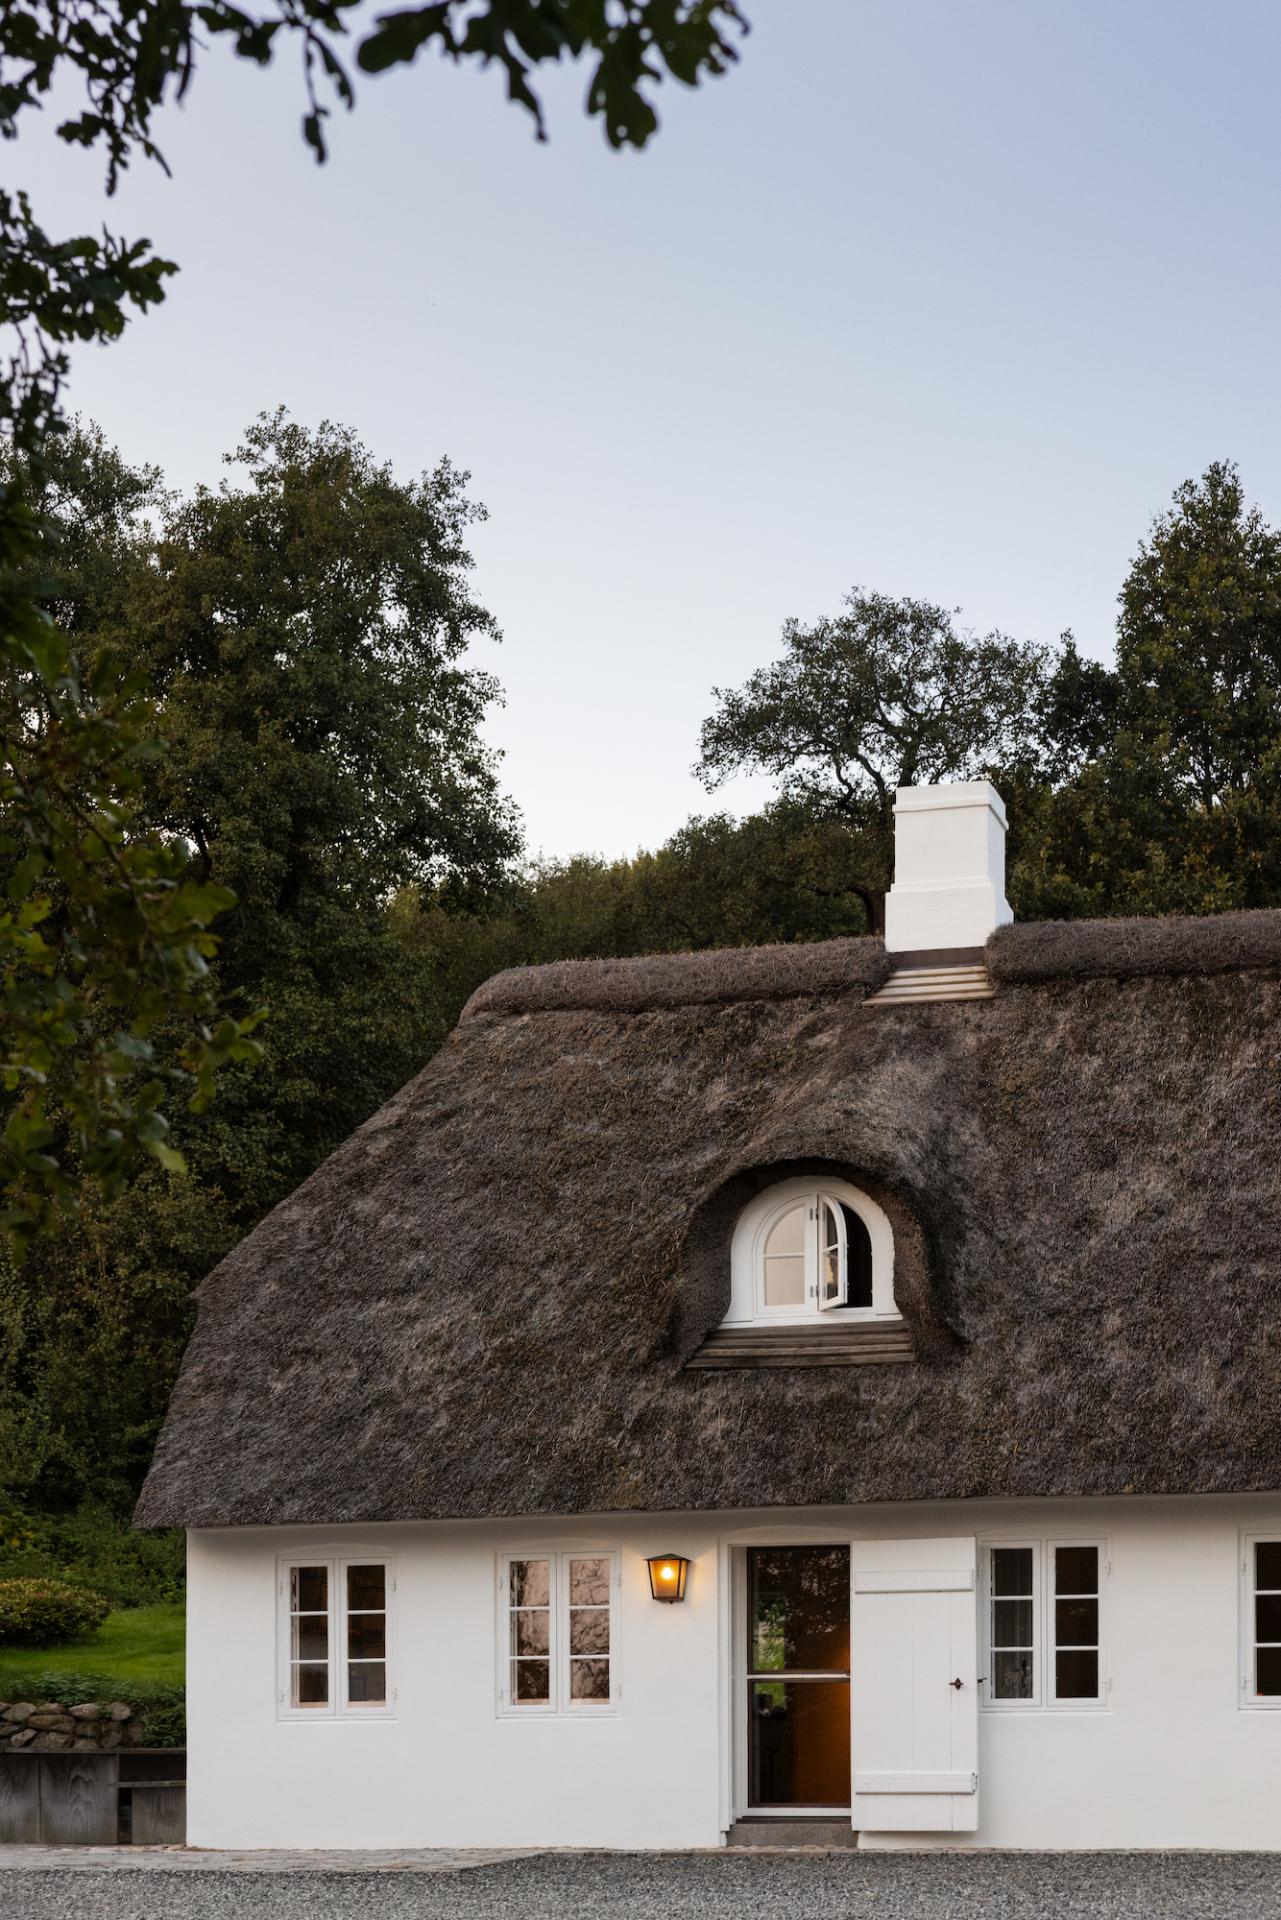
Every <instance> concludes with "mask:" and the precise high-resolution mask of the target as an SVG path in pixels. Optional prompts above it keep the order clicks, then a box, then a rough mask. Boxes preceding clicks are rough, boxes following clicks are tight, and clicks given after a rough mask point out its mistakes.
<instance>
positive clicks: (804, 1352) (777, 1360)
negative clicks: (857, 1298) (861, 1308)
mask: <svg viewBox="0 0 1281 1920" xmlns="http://www.w3.org/2000/svg"><path fill="white" fill-rule="evenodd" d="M915 1358H916V1355H915V1353H914V1352H913V1349H912V1337H911V1335H910V1334H909V1332H908V1330H907V1328H906V1326H905V1325H904V1323H903V1321H902V1320H864V1321H860V1322H858V1323H857V1324H856V1325H852V1326H851V1325H848V1324H847V1325H845V1326H833V1325H831V1324H830V1323H828V1322H826V1321H817V1322H816V1324H814V1325H811V1326H804V1325H799V1324H797V1323H795V1322H793V1323H792V1324H790V1325H786V1326H774V1327H763V1326H737V1327H716V1328H714V1329H713V1331H712V1332H711V1333H709V1334H708V1336H707V1338H706V1339H705V1340H704V1342H703V1344H702V1346H701V1347H699V1348H697V1349H696V1351H695V1352H694V1353H692V1354H691V1355H690V1357H689V1359H688V1360H687V1361H686V1362H685V1365H686V1367H692V1368H695V1369H698V1370H712V1369H716V1370H720V1369H724V1368H730V1367H742V1368H756V1367H891V1366H902V1365H904V1364H905V1363H906V1362H908V1361H911V1360H914V1359H915Z"/></svg>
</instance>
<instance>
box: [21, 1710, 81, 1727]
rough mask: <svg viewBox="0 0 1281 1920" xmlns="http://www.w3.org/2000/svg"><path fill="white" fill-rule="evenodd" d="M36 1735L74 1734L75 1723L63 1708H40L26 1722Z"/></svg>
mask: <svg viewBox="0 0 1281 1920" xmlns="http://www.w3.org/2000/svg"><path fill="white" fill-rule="evenodd" d="M27 1725H28V1726H29V1727H34V1728H35V1729H36V1731H37V1732H38V1733H74V1732H75V1730H76V1723H75V1721H74V1720H73V1719H72V1718H71V1715H70V1714H69V1713H67V1712H66V1710H65V1709H64V1708H61V1707H59V1708H57V1709H54V1708H53V1707H40V1708H39V1709H38V1710H37V1711H36V1712H35V1713H33V1714H31V1715H30V1716H29V1718H28V1720H27Z"/></svg>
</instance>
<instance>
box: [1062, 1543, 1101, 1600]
mask: <svg viewBox="0 0 1281 1920" xmlns="http://www.w3.org/2000/svg"><path fill="white" fill-rule="evenodd" d="M1098 1590H1099V1550H1098V1548H1097V1547H1056V1548H1055V1549H1054V1591H1055V1592H1056V1593H1097V1592H1098Z"/></svg>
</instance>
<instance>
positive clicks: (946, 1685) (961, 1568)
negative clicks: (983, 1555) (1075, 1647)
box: [850, 1539, 978, 1833]
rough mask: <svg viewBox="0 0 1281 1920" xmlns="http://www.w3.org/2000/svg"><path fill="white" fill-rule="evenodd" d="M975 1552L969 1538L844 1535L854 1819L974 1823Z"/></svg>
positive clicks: (956, 1826) (937, 1827)
mask: <svg viewBox="0 0 1281 1920" xmlns="http://www.w3.org/2000/svg"><path fill="white" fill-rule="evenodd" d="M975 1559H976V1556H975V1544H974V1541H973V1540H972V1539H959V1540H856V1541H855V1542H854V1543H853V1547H852V1551H851V1570H852V1585H853V1596H852V1603H851V1607H852V1623H853V1645H852V1650H851V1656H850V1660H851V1669H852V1683H851V1684H852V1692H853V1699H852V1710H853V1747H854V1798H853V1807H854V1818H853V1824H854V1825H855V1827H858V1828H862V1829H866V1830H869V1831H875V1832H881V1833H948V1832H950V1833H972V1832H973V1831H974V1830H975V1828H976V1827H977V1826H978V1772H977V1768H978V1672H977V1665H978V1632H977V1621H976V1618H975V1577H974V1575H975ZM958 1680H959V1681H960V1683H961V1684H960V1686H959V1687H958V1686H957V1685H956V1684H955V1683H956V1682H957V1681H958Z"/></svg>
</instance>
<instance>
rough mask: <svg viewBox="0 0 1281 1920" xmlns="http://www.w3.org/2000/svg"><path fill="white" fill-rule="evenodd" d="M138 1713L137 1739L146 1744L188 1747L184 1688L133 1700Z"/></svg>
mask: <svg viewBox="0 0 1281 1920" xmlns="http://www.w3.org/2000/svg"><path fill="white" fill-rule="evenodd" d="M130 1704H131V1705H135V1706H136V1708H137V1713H138V1741H139V1744H140V1745H141V1746H144V1747H185V1746H186V1744H187V1708H186V1703H185V1698H184V1695H183V1691H182V1689H181V1688H178V1689H176V1690H175V1691H173V1692H170V1693H164V1694H161V1693H157V1694H155V1695H153V1696H152V1697H151V1698H149V1699H146V1700H139V1701H136V1702H133V1701H131V1703H130Z"/></svg>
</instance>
